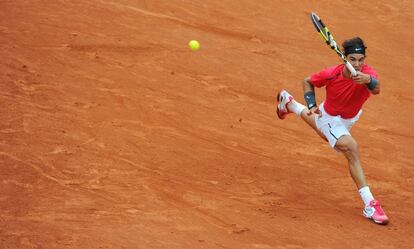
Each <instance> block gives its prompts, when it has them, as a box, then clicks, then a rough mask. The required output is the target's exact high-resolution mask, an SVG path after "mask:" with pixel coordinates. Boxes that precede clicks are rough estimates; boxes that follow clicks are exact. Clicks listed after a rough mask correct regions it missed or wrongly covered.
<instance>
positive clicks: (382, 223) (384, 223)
mask: <svg viewBox="0 0 414 249" xmlns="http://www.w3.org/2000/svg"><path fill="white" fill-rule="evenodd" d="M362 214H363V216H364V217H365V218H367V219H368V220H370V221H371V222H374V223H375V224H379V225H387V224H388V223H389V220H384V221H379V220H375V219H373V218H371V217H368V216H366V215H365V213H362Z"/></svg>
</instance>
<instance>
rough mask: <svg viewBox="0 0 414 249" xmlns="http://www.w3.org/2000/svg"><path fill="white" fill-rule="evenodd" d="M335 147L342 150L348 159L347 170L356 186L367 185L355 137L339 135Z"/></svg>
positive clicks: (359, 187)
mask: <svg viewBox="0 0 414 249" xmlns="http://www.w3.org/2000/svg"><path fill="white" fill-rule="evenodd" d="M335 149H337V150H338V151H340V152H342V153H343V154H344V156H345V157H346V159H347V160H348V166H349V171H350V173H351V176H352V179H353V180H354V182H355V184H356V186H357V188H358V189H361V188H363V187H365V186H367V185H368V184H367V181H366V179H365V175H364V170H363V169H362V166H361V161H360V157H359V148H358V144H357V142H356V141H355V139H354V138H353V137H352V136H350V135H344V136H341V137H340V138H339V139H338V141H337V142H336V144H335Z"/></svg>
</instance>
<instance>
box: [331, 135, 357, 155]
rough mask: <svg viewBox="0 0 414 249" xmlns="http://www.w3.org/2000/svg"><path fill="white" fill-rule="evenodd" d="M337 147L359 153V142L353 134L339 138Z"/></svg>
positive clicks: (347, 151)
mask: <svg viewBox="0 0 414 249" xmlns="http://www.w3.org/2000/svg"><path fill="white" fill-rule="evenodd" d="M335 147H336V148H337V149H338V150H339V151H341V152H344V153H357V152H358V143H357V142H356V141H355V139H354V138H353V137H351V136H342V137H341V138H339V140H338V142H337V143H336V145H335Z"/></svg>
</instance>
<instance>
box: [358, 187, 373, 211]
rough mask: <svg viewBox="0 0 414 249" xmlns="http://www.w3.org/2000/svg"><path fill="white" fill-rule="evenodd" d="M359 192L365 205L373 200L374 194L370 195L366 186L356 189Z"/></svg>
mask: <svg viewBox="0 0 414 249" xmlns="http://www.w3.org/2000/svg"><path fill="white" fill-rule="evenodd" d="M358 192H359V194H360V195H361V198H362V200H363V201H364V204H365V206H368V205H369V203H370V202H371V201H372V200H374V196H372V194H371V191H370V190H369V187H368V186H365V187H362V188H360V189H359V190H358Z"/></svg>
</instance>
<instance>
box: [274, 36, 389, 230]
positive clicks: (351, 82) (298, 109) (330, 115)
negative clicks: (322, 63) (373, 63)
mask: <svg viewBox="0 0 414 249" xmlns="http://www.w3.org/2000/svg"><path fill="white" fill-rule="evenodd" d="M342 47H343V52H344V54H345V56H346V58H347V60H348V61H349V62H350V63H351V64H352V66H353V67H354V68H355V70H356V71H357V75H356V76H352V75H351V73H350V72H349V70H348V69H347V68H346V67H345V65H344V64H340V65H336V66H332V67H329V68H327V69H325V70H322V71H320V72H317V73H314V74H312V75H311V76H309V77H307V78H306V79H305V80H304V82H303V91H304V97H305V101H306V105H307V106H304V105H302V104H300V103H299V102H297V101H296V100H295V99H294V98H293V97H292V96H291V95H290V94H289V93H288V92H287V91H285V90H282V91H280V92H279V94H278V97H277V100H278V104H277V115H278V117H279V118H280V119H284V118H285V117H286V116H287V115H288V114H290V113H295V114H296V115H298V116H299V117H301V118H302V119H303V120H304V121H305V122H306V123H307V124H309V125H310V126H311V127H312V128H313V129H314V130H315V131H316V132H317V133H318V134H319V135H320V136H321V137H322V138H323V139H324V140H326V141H327V142H329V144H330V145H331V146H332V148H334V149H336V150H337V151H339V152H342V153H343V154H344V156H345V157H346V159H347V160H348V166H349V170H350V173H351V176H352V179H353V180H354V182H355V184H356V186H357V188H358V191H359V194H360V196H361V198H362V201H363V202H364V204H365V207H364V209H363V215H364V216H365V217H366V218H368V219H371V220H373V221H374V222H375V223H378V224H387V223H388V217H387V215H386V214H385V213H384V210H383V209H382V207H381V205H380V203H379V201H378V200H376V199H374V197H373V195H372V193H371V190H370V188H369V186H368V183H367V180H366V179H365V175H364V171H363V168H362V165H361V160H360V156H359V148H358V144H357V142H356V141H355V139H354V138H353V137H352V135H351V133H350V129H351V127H352V126H353V125H354V124H355V123H356V121H358V119H359V117H360V116H361V113H362V110H361V109H362V106H363V105H364V103H365V101H367V100H368V98H369V97H370V96H371V95H376V94H379V93H380V82H379V81H378V76H377V72H376V71H375V70H374V69H372V68H371V67H370V66H368V65H367V64H365V58H366V55H365V51H366V49H367V47H366V46H365V45H364V41H363V40H362V39H361V38H359V37H355V38H352V39H349V40H346V41H344V42H343V44H342ZM315 87H317V88H321V87H325V90H326V98H325V100H324V101H323V102H322V103H321V104H320V105H319V106H317V104H316V98H315V91H314V88H315Z"/></svg>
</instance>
